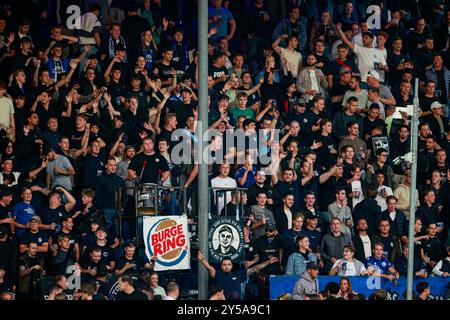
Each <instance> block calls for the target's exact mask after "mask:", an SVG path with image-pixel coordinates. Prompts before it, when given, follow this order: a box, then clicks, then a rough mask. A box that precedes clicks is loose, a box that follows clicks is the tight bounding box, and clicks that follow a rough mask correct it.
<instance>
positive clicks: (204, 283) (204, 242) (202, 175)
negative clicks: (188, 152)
mask: <svg viewBox="0 0 450 320" xmlns="http://www.w3.org/2000/svg"><path fill="white" fill-rule="evenodd" d="M198 48H199V50H198V52H199V59H198V82H199V83H198V88H199V90H198V98H199V99H198V106H199V112H198V113H199V119H198V120H199V123H198V126H197V130H198V131H197V134H198V139H197V141H198V143H199V144H200V148H199V149H197V150H199V151H200V152H202V151H203V149H204V147H203V136H204V133H205V131H206V130H207V128H208V0H198ZM198 159H199V160H200V162H199V168H198V244H199V250H201V251H202V252H203V254H204V255H205V259H208V208H209V205H208V195H209V192H208V164H207V163H205V159H203V155H198ZM198 298H199V300H206V299H207V298H208V272H207V270H206V269H205V268H204V267H203V265H202V264H201V263H200V262H199V263H198Z"/></svg>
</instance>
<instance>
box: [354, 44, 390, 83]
mask: <svg viewBox="0 0 450 320" xmlns="http://www.w3.org/2000/svg"><path fill="white" fill-rule="evenodd" d="M354 52H355V55H356V57H357V59H358V69H359V72H361V81H363V82H366V81H367V74H368V73H369V71H375V63H381V64H383V65H385V64H386V60H385V59H384V57H383V55H382V54H381V53H380V50H378V49H375V48H366V47H362V46H360V45H358V44H355V49H354ZM376 71H377V72H378V70H376Z"/></svg>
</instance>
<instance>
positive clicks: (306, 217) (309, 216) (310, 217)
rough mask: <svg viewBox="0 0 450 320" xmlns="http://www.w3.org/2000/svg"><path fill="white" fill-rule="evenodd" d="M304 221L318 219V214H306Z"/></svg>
mask: <svg viewBox="0 0 450 320" xmlns="http://www.w3.org/2000/svg"><path fill="white" fill-rule="evenodd" d="M306 219H319V215H318V214H314V213H312V212H308V213H306V214H305V220H306Z"/></svg>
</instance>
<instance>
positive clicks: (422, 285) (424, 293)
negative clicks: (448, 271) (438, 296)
mask: <svg viewBox="0 0 450 320" xmlns="http://www.w3.org/2000/svg"><path fill="white" fill-rule="evenodd" d="M416 291H417V294H418V295H417V297H416V300H419V301H425V300H428V298H429V296H430V295H431V291H430V286H429V285H428V283H427V282H425V281H421V282H419V283H417V284H416Z"/></svg>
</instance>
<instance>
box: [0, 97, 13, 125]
mask: <svg viewBox="0 0 450 320" xmlns="http://www.w3.org/2000/svg"><path fill="white" fill-rule="evenodd" d="M12 114H14V105H13V103H12V101H11V99H9V98H7V97H1V98H0V124H1V125H4V126H7V127H9V126H11V115H12Z"/></svg>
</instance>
